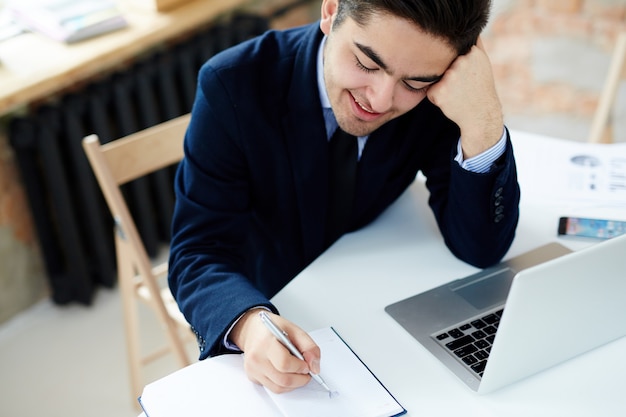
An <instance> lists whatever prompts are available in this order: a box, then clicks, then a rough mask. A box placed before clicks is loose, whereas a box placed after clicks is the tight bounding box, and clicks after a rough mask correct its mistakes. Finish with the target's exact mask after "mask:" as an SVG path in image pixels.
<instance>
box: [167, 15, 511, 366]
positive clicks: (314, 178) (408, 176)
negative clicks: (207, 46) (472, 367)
mask: <svg viewBox="0 0 626 417" xmlns="http://www.w3.org/2000/svg"><path fill="white" fill-rule="evenodd" d="M322 37H323V34H322V32H321V31H320V30H319V24H318V23H316V24H312V25H308V26H304V27H300V28H295V29H290V30H287V31H282V32H281V31H270V32H268V33H266V34H264V35H262V36H261V37H258V38H256V39H252V40H250V41H247V42H245V43H243V44H241V45H238V46H236V47H233V48H231V49H229V50H226V51H224V52H222V53H220V54H218V55H216V56H215V57H213V58H211V59H210V60H209V61H207V62H206V63H205V64H204V65H203V67H202V69H201V70H200V73H199V77H198V89H197V93H196V99H195V103H194V107H193V110H192V118H191V122H190V125H189V128H188V130H187V133H186V136H185V145H184V147H185V158H184V159H183V161H182V162H181V164H180V166H179V169H178V173H177V177H176V183H175V190H176V197H177V201H176V208H175V212H174V217H173V222H172V228H173V233H172V241H171V254H170V255H171V256H170V275H169V284H170V287H171V290H172V293H173V295H174V297H175V298H176V300H177V302H178V305H179V306H180V308H181V311H182V312H183V314H184V315H185V317H186V318H187V320H188V321H189V323H190V324H191V325H192V328H193V330H194V332H195V333H196V335H197V337H198V341H199V345H200V357H201V358H205V357H207V356H209V355H211V356H212V355H216V354H220V353H224V352H225V351H226V350H225V348H224V346H223V344H222V341H223V337H224V334H225V332H226V331H227V330H228V328H229V327H230V326H231V324H232V323H233V321H234V320H235V319H236V318H237V317H239V316H240V315H241V314H242V313H243V312H244V311H246V310H247V309H248V308H250V307H252V306H258V305H263V306H267V307H269V308H270V309H272V310H273V311H275V312H276V309H275V308H274V306H272V304H271V303H270V302H269V298H270V297H272V296H273V295H274V294H275V293H276V292H278V291H279V290H280V289H281V288H283V287H284V286H285V285H286V284H287V283H288V282H289V281H290V280H291V279H292V278H293V277H294V276H296V275H297V274H298V273H299V272H300V271H301V270H302V269H303V268H304V267H306V266H307V265H308V264H309V263H310V262H311V261H313V260H314V259H315V258H316V257H317V256H319V255H320V254H321V253H322V252H323V251H324V250H325V249H326V246H325V243H324V229H325V226H324V225H325V221H326V205H327V187H328V160H327V159H328V150H327V147H328V141H327V137H326V131H325V127H324V119H323V115H322V108H321V104H320V99H319V92H318V88H317V81H316V80H317V78H316V77H317V75H316V59H317V51H318V47H319V44H320V41H321V39H322ZM507 135H508V134H507ZM458 139H459V129H458V127H457V126H456V125H455V124H454V123H453V122H451V121H450V120H449V119H447V118H446V117H444V115H443V114H442V113H441V111H440V110H439V109H438V108H437V107H435V106H434V105H432V104H431V103H430V102H429V101H428V100H427V99H424V100H423V101H422V102H421V103H420V104H419V105H418V106H417V107H416V108H414V109H413V110H411V111H410V112H408V113H407V114H405V115H403V116H401V117H399V118H397V119H395V120H392V121H391V122H389V123H387V124H386V125H384V126H382V127H381V128H379V129H378V130H377V131H375V132H373V133H372V134H371V135H370V137H369V139H368V142H367V145H366V146H365V149H364V151H363V154H362V156H361V160H360V161H359V164H358V173H357V190H356V196H355V208H354V213H353V216H352V225H351V228H350V230H355V229H358V228H360V227H362V226H364V225H366V224H368V223H369V222H371V221H372V220H374V219H375V218H376V217H377V216H378V215H379V214H380V213H381V212H382V211H383V210H384V209H385V208H387V207H388V206H389V205H390V204H391V203H392V202H393V201H394V200H396V199H397V198H398V196H400V195H401V194H402V193H403V192H404V191H405V190H406V188H407V187H408V186H409V185H410V184H411V183H412V182H413V181H414V179H415V176H416V174H417V172H418V171H420V170H421V171H422V172H423V173H424V175H425V176H426V178H427V182H426V184H427V187H428V189H429V191H430V198H429V204H430V206H431V208H432V210H433V212H434V215H435V218H436V220H437V223H438V225H439V228H440V230H441V233H442V235H443V237H444V240H445V242H446V244H447V246H448V247H449V248H450V250H451V251H452V253H454V255H456V256H457V257H458V258H460V259H462V260H464V261H466V262H468V263H470V264H472V265H475V266H479V267H486V266H488V265H491V264H493V263H495V262H497V261H499V260H500V259H501V258H502V257H503V256H504V254H505V253H506V251H507V250H508V248H509V246H510V244H511V242H512V240H513V237H514V234H515V228H516V225H517V219H518V203H519V187H518V184H517V175H516V168H515V162H514V158H513V152H512V148H511V144H510V142H509V141H508V138H507V142H508V143H507V149H506V152H505V154H504V155H503V156H502V157H501V158H500V159H499V160H498V161H497V163H496V164H495V165H494V166H493V167H492V170H491V171H490V172H489V173H487V174H476V173H472V172H468V171H466V170H464V169H462V168H461V167H460V166H459V165H458V163H457V162H455V161H454V160H453V158H454V156H455V154H456V146H457V142H458Z"/></svg>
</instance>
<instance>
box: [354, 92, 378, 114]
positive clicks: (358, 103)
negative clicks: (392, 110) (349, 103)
mask: <svg viewBox="0 0 626 417" xmlns="http://www.w3.org/2000/svg"><path fill="white" fill-rule="evenodd" d="M352 100H354V102H355V103H356V104H357V105H358V106H359V107H360V108H362V109H363V110H364V111H366V112H368V113H369V114H378V113H376V112H374V111H372V110H371V109H368V108H367V107H365V105H364V104H362V103H361V102H360V101H359V100H357V98H356V97H354V96H352Z"/></svg>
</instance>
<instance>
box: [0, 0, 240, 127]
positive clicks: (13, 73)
mask: <svg viewBox="0 0 626 417" xmlns="http://www.w3.org/2000/svg"><path fill="white" fill-rule="evenodd" d="M128 3H129V2H128V1H120V7H121V8H122V10H123V12H124V15H125V17H126V18H127V19H128V22H129V26H128V27H127V28H125V29H122V30H119V31H115V32H111V33H108V34H106V35H103V36H99V37H96V38H93V39H89V40H85V41H82V42H78V43H76V44H73V45H69V46H68V45H65V44H63V43H61V42H57V41H54V40H51V39H48V38H46V37H45V36H43V35H40V34H37V33H25V34H21V35H18V36H16V37H14V38H11V39H9V40H6V41H4V42H2V43H0V115H2V114H5V113H8V112H10V111H12V110H14V109H17V108H19V107H20V106H22V105H24V104H26V103H29V102H32V101H37V100H41V99H43V98H46V97H49V96H50V95H53V94H54V93H56V92H58V91H60V90H62V89H64V88H67V87H70V86H72V85H74V84H76V83H80V82H81V81H83V80H85V79H88V78H90V77H93V76H94V75H97V74H99V73H101V72H102V71H105V70H107V69H109V68H113V67H115V66H117V65H120V64H121V63H124V62H125V61H126V60H128V59H133V58H135V57H136V56H137V55H139V54H141V53H142V52H143V51H145V50H146V49H149V48H153V47H155V46H156V45H159V44H160V43H162V42H165V41H167V40H170V39H174V38H176V37H177V36H181V35H184V34H186V33H188V32H190V31H192V30H193V29H195V28H197V27H199V26H201V25H203V24H206V23H208V22H210V21H211V20H212V19H214V18H215V17H216V16H218V15H220V14H221V13H224V12H226V11H228V10H231V9H233V8H235V7H237V6H240V5H242V4H243V3H244V0H219V1H218V0H194V1H190V2H188V3H184V4H183V5H181V6H178V7H176V8H174V9H172V10H171V11H168V12H163V13H157V12H154V11H151V10H142V9H138V8H137V7H133V6H131V5H129V4H128Z"/></svg>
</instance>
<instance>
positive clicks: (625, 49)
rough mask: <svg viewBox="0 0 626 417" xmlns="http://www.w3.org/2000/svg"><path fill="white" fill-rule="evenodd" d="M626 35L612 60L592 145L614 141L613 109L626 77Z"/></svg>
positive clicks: (595, 122)
mask: <svg viewBox="0 0 626 417" xmlns="http://www.w3.org/2000/svg"><path fill="white" fill-rule="evenodd" d="M625 72H626V33H622V34H621V35H620V36H619V37H618V38H617V43H616V45H615V52H614V53H613V59H612V60H611V66H610V68H609V72H608V75H607V78H606V82H605V84H604V89H603V90H602V95H601V96H600V101H599V103H598V109H597V110H596V114H595V116H594V118H593V121H592V124H591V131H590V133H589V138H588V141H589V142H592V143H610V142H612V141H613V138H612V136H613V135H612V129H611V127H610V126H608V125H609V123H610V120H611V107H612V106H613V103H614V102H615V96H616V95H617V90H618V88H619V82H620V79H622V78H624V77H626V74H625Z"/></svg>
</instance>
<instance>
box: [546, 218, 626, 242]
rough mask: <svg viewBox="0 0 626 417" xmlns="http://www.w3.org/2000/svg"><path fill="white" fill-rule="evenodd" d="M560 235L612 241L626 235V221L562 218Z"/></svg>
mask: <svg viewBox="0 0 626 417" xmlns="http://www.w3.org/2000/svg"><path fill="white" fill-rule="evenodd" d="M558 233H559V236H580V237H591V238H595V239H610V238H612V237H615V236H619V235H623V234H624V233H626V221H619V220H604V219H588V218H583V217H561V218H560V219H559V229H558Z"/></svg>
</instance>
